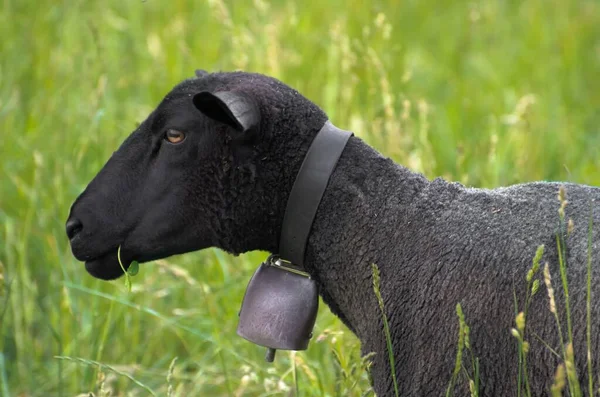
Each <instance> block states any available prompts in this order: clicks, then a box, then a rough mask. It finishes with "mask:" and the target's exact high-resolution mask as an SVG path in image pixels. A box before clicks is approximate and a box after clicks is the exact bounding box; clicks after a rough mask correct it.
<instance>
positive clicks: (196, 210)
mask: <svg viewBox="0 0 600 397" xmlns="http://www.w3.org/2000/svg"><path fill="white" fill-rule="evenodd" d="M196 76H197V77H196V78H193V79H189V80H186V81H184V82H182V83H180V84H179V85H177V86H176V87H175V88H174V89H173V90H172V91H171V92H170V93H168V94H167V95H166V96H165V98H164V99H163V100H162V101H161V103H160V104H159V105H158V107H157V108H156V109H155V110H154V111H153V112H152V113H151V114H150V115H149V116H148V118H147V119H146V120H145V121H144V122H142V123H141V124H140V126H139V127H138V128H137V129H136V130H135V131H133V132H132V133H131V135H130V136H129V137H128V138H127V139H126V140H125V141H124V142H123V143H122V145H121V146H120V148H119V149H118V150H117V151H116V152H115V153H114V154H113V155H112V156H111V158H110V159H109V160H108V162H107V163H106V164H105V165H104V167H103V168H102V169H101V170H100V172H99V173H98V174H97V175H96V176H95V177H94V178H93V180H92V181H91V182H90V183H89V185H88V186H87V188H86V189H85V191H84V192H83V193H82V194H81V195H80V196H79V197H78V198H77V200H76V201H75V202H74V203H73V205H72V207H71V212H70V215H69V218H68V220H67V225H66V231H67V236H68V238H69V240H70V243H71V248H72V251H73V254H74V256H75V257H76V258H77V259H79V260H81V261H84V262H85V266H86V269H87V270H88V272H89V273H90V274H92V275H93V276H95V277H98V278H101V279H107V280H108V279H114V278H117V277H119V276H121V275H122V274H123V271H122V269H121V267H120V265H119V263H118V260H117V249H118V247H121V258H122V261H123V264H124V265H127V264H128V263H130V262H131V261H133V260H135V261H138V262H147V261H150V260H156V259H160V258H165V257H168V256H171V255H175V254H181V253H186V252H191V251H196V250H200V249H203V248H207V247H219V248H222V249H224V250H226V251H228V252H231V253H234V254H239V253H242V252H246V251H249V250H255V249H261V250H266V251H271V252H276V251H277V245H278V238H279V232H280V229H281V221H282V219H283V212H284V210H285V203H286V200H287V196H288V195H289V191H290V190H291V186H292V183H293V181H294V178H295V175H296V172H297V170H298V168H299V167H300V164H301V161H302V158H303V156H304V154H305V152H306V149H307V148H308V146H309V144H310V141H311V140H312V138H313V137H314V135H315V134H316V133H317V132H318V131H319V129H320V128H321V127H322V125H323V123H324V122H325V121H326V116H325V114H324V113H323V112H322V111H321V110H320V109H319V108H318V107H317V106H316V105H314V104H313V103H311V102H310V101H308V100H307V99H306V98H304V97H302V96H301V95H300V94H298V92H296V91H295V90H293V89H292V88H290V87H288V86H286V85H284V84H283V83H281V82H279V81H277V80H275V79H272V78H270V77H266V76H262V75H257V74H249V73H242V72H235V73H212V74H210V73H206V72H196Z"/></svg>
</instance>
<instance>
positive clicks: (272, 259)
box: [266, 255, 310, 279]
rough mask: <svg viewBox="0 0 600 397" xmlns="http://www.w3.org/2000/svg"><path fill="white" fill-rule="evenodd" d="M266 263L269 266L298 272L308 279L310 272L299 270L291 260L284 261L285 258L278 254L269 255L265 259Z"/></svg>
mask: <svg viewBox="0 0 600 397" xmlns="http://www.w3.org/2000/svg"><path fill="white" fill-rule="evenodd" d="M266 264H267V265H269V266H275V267H277V268H279V269H281V270H285V271H288V272H291V273H295V274H298V275H300V276H304V277H306V278H308V279H310V274H309V273H307V272H305V271H304V270H300V269H299V268H298V267H297V266H296V265H294V264H293V263H292V262H290V261H286V260H285V259H281V258H280V257H279V256H277V255H270V256H269V257H268V258H267V260H266Z"/></svg>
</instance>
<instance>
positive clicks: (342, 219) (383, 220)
mask: <svg viewBox="0 0 600 397" xmlns="http://www.w3.org/2000/svg"><path fill="white" fill-rule="evenodd" d="M429 183H430V182H429V181H428V180H427V179H426V178H425V177H424V176H422V175H420V174H416V173H413V172H411V171H409V170H408V169H406V168H404V167H402V166H399V165H397V164H395V163H394V162H393V161H392V160H390V159H387V158H385V157H383V156H382V155H381V154H379V153H378V152H377V151H376V150H374V149H373V148H371V147H369V146H368V145H366V144H365V143H364V142H362V141H361V140H360V139H357V138H351V139H350V142H349V143H348V145H347V147H346V150H345V151H344V153H343V155H342V157H341V158H340V160H339V162H338V165H337V167H336V170H335V172H334V174H333V175H332V177H331V180H330V182H329V186H328V188H327V190H326V192H325V194H324V196H323V199H322V201H321V205H320V207H319V210H318V212H317V216H316V218H315V221H314V223H313V228H312V232H311V235H310V237H309V240H308V246H307V251H306V268H307V271H308V272H309V273H310V274H311V276H312V277H313V278H314V279H315V280H316V281H317V283H318V285H319V291H320V294H321V296H322V297H323V300H324V301H325V303H326V304H327V305H328V306H329V307H330V309H331V310H332V312H333V313H334V314H336V315H337V316H338V317H340V318H341V319H342V321H343V322H344V323H345V324H346V325H347V326H348V327H349V328H350V329H351V330H352V331H353V332H354V333H355V334H357V336H358V337H359V338H360V339H361V341H362V342H363V346H365V344H366V345H369V344H370V343H369V338H372V336H371V335H375V334H379V332H378V331H379V330H377V332H374V331H375V329H374V327H378V326H379V324H380V312H379V309H378V306H377V302H376V298H375V294H374V292H373V285H372V277H371V272H372V270H371V266H372V264H373V263H375V264H377V265H384V263H383V262H388V261H390V260H393V259H394V258H385V257H381V253H383V252H390V251H393V250H389V249H386V246H388V245H389V244H393V241H392V240H393V239H390V233H393V234H394V239H396V238H398V237H399V238H405V239H406V240H409V239H410V236H405V237H402V233H404V230H408V228H404V227H403V226H405V225H406V224H407V223H410V222H411V218H410V216H411V215H410V214H409V213H407V211H406V208H409V207H411V203H413V202H414V200H415V197H416V196H417V195H418V194H419V192H420V191H421V189H423V188H425V187H426V186H427V185H428V184H429ZM388 248H389V247H388ZM367 349H369V347H367Z"/></svg>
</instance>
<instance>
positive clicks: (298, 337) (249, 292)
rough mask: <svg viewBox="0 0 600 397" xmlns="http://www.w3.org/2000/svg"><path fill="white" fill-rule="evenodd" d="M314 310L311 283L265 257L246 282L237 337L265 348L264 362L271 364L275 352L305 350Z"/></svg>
mask: <svg viewBox="0 0 600 397" xmlns="http://www.w3.org/2000/svg"><path fill="white" fill-rule="evenodd" d="M318 307H319V295H318V290H317V284H316V283H315V281H314V280H312V279H311V278H310V277H309V276H308V275H307V274H305V273H303V272H300V271H297V270H295V269H293V268H289V267H286V266H282V264H281V261H279V260H273V259H272V258H269V259H268V260H267V261H266V262H264V263H263V264H261V265H260V267H259V268H258V269H257V270H256V272H255V273H254V275H253V276H252V279H251V280H250V282H249V283H248V287H247V289H246V294H245V295H244V300H243V302H242V308H241V310H240V314H239V316H240V320H239V323H238V328H237V334H238V335H239V336H241V337H242V338H244V339H247V340H249V341H250V342H253V343H256V344H257V345H261V346H264V347H267V355H266V360H267V361H269V362H271V361H273V359H274V356H275V349H281V350H306V348H307V347H308V342H309V340H310V338H311V336H312V329H313V327H314V325H315V320H316V319H317V309H318Z"/></svg>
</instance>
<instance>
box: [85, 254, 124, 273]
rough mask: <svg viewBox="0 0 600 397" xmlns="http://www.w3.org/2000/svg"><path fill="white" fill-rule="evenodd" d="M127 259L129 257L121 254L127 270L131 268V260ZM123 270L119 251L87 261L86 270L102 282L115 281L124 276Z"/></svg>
mask: <svg viewBox="0 0 600 397" xmlns="http://www.w3.org/2000/svg"><path fill="white" fill-rule="evenodd" d="M126 258H127V256H125V255H123V253H121V262H122V263H123V268H125V270H127V269H128V268H129V264H130V263H131V260H129V259H126ZM123 268H121V265H120V264H119V259H118V257H117V250H114V251H111V252H109V253H107V254H104V255H102V256H99V257H97V258H94V259H88V260H86V261H85V270H87V272H88V273H89V274H90V275H92V276H93V277H96V278H99V279H101V280H114V279H117V278H119V277H121V276H122V275H123V274H124V272H123Z"/></svg>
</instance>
